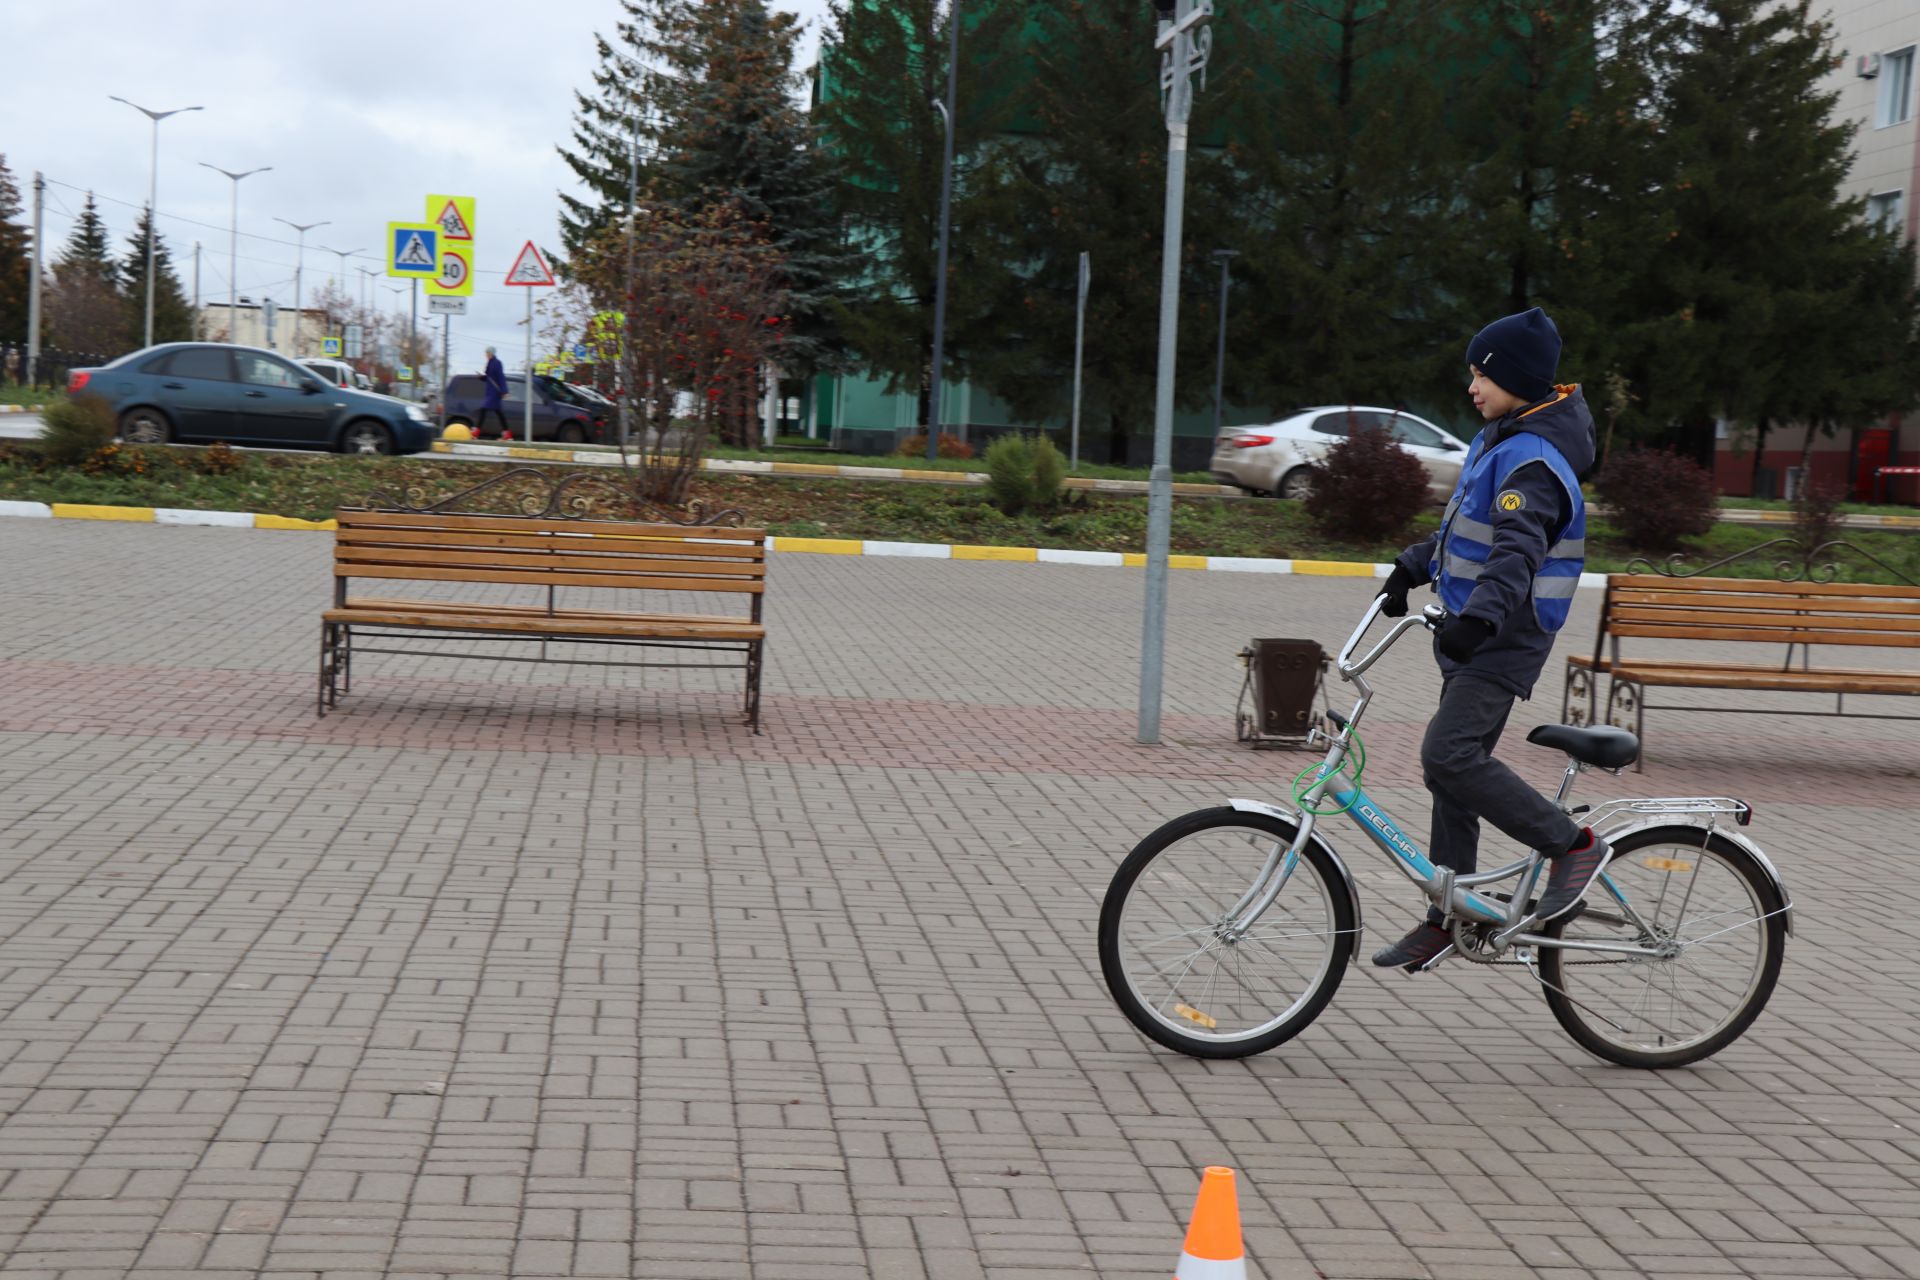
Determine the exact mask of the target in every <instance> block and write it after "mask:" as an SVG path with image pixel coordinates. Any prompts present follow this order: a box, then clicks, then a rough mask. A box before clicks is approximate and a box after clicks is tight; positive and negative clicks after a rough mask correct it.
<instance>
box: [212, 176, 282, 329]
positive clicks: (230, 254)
mask: <svg viewBox="0 0 1920 1280" xmlns="http://www.w3.org/2000/svg"><path fill="white" fill-rule="evenodd" d="M200 167H201V168H202V169H211V170H213V171H214V172H215V173H224V174H226V175H227V177H229V178H231V179H233V204H232V206H231V208H230V210H229V212H228V215H227V341H228V342H238V341H240V179H242V178H251V177H252V176H253V175H254V174H256V173H265V172H266V171H267V170H269V169H271V168H273V166H272V165H270V164H268V165H262V166H261V167H260V168H258V169H248V170H246V171H244V172H242V173H234V172H233V171H232V170H230V169H222V168H221V167H220V166H219V165H217V164H208V163H207V162H206V161H205V160H202V161H200Z"/></svg>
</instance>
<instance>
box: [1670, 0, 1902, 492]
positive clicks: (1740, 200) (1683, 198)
mask: <svg viewBox="0 0 1920 1280" xmlns="http://www.w3.org/2000/svg"><path fill="white" fill-rule="evenodd" d="M1674 21H1675V26H1676V30H1675V32H1674V36H1673V38H1671V39H1669V40H1668V41H1667V42H1666V43H1665V50H1666V54H1667V58H1668V61H1667V63H1666V65H1665V67H1664V68H1663V72H1664V74H1663V76H1662V79H1661V81H1660V83H1659V85H1658V91H1657V97H1656V99H1655V101H1654V103H1653V104H1652V105H1653V110H1654V113H1655V115H1656V117H1657V118H1658V119H1659V120H1660V121H1661V122H1662V125H1663V128H1662V132H1661V135H1660V137H1659V139H1658V141H1657V143H1656V144H1655V145H1656V147H1657V149H1658V152H1659V154H1660V156H1661V159H1662V164H1663V167H1665V168H1666V169H1667V170H1668V171H1669V172H1670V173H1671V175H1672V177H1671V181H1670V183H1669V184H1668V185H1667V187H1666V188H1665V190H1664V191H1663V192H1662V193H1661V197H1660V203H1661V211H1662V213H1663V214H1664V216H1665V218H1666V223H1667V225H1666V228H1665V237H1664V239H1663V240H1662V241H1661V242H1659V243H1656V244H1654V245H1651V246H1648V248H1649V253H1648V255H1647V258H1646V262H1645V272H1644V275H1643V276H1642V280H1643V281H1644V296H1643V298H1642V300H1641V304H1642V305H1643V306H1644V308H1645V310H1646V313H1647V314H1648V316H1649V324H1648V328H1647V334H1646V338H1647V341H1646V344H1645V350H1644V353H1643V356H1642V359H1641V361H1640V368H1641V378H1642V383H1643V385H1642V388H1641V390H1642V395H1643V399H1644V402H1645V408H1646V411H1647V412H1648V413H1649V414H1650V415H1651V416H1652V417H1653V418H1654V419H1655V421H1656V422H1658V423H1661V424H1664V425H1666V427H1667V428H1668V430H1669V431H1670V432H1671V434H1672V435H1673V437H1674V439H1675V440H1676V443H1678V444H1679V446H1680V447H1681V448H1682V449H1683V450H1685V451H1686V452H1688V453H1691V454H1692V455H1693V456H1695V457H1696V458H1698V459H1700V460H1701V461H1702V462H1707V461H1710V460H1711V457H1712V452H1713V448H1714V434H1715V432H1714V429H1715V425H1716V419H1718V418H1723V417H1724V418H1730V419H1735V420H1738V421H1741V422H1749V423H1751V422H1758V421H1761V420H1763V419H1767V420H1770V419H1772V418H1775V417H1779V416H1782V413H1783V411H1787V412H1792V413H1795V414H1796V415H1797V414H1804V413H1811V414H1816V415H1817V417H1816V418H1815V419H1814V421H1815V422H1816V423H1818V424H1820V425H1825V426H1829V427H1830V426H1831V425H1833V424H1835V423H1837V422H1845V421H1848V420H1851V421H1855V422H1857V421H1860V420H1861V419H1863V418H1866V417H1869V416H1872V415H1875V414H1877V413H1880V412H1885V411H1888V410H1892V409H1897V408H1904V407H1906V406H1907V405H1909V404H1910V403H1911V402H1912V398H1913V391H1914V384H1913V381H1912V374H1911V365H1910V363H1908V362H1907V361H1906V360H1905V359H1904V358H1902V357H1903V355H1904V353H1907V352H1910V351H1911V349H1912V344H1913V333H1914V300H1913V290H1912V285H1911V282H1912V275H1911V269H1910V267H1904V266H1903V264H1904V263H1906V262H1907V261H1908V259H1907V258H1906V257H1905V256H1904V255H1902V254H1901V253H1900V251H1899V250H1898V248H1897V246H1895V245H1894V243H1893V242H1892V240H1891V238H1890V237H1888V236H1887V235H1886V234H1885V233H1884V232H1882V231H1880V230H1879V229H1877V228H1873V227H1870V226H1868V225H1867V223H1866V222H1865V220H1864V217H1863V213H1864V210H1863V206H1862V203H1861V202H1860V201H1857V200H1844V199H1842V198H1841V197H1840V194H1839V193H1840V187H1841V184H1842V183H1843V182H1844V181H1845V180H1846V177H1847V174H1848V171H1849V168H1850V166H1851V162H1852V142H1853V129H1852V126H1851V125H1850V124H1848V123H1846V122H1843V121H1837V120H1835V119H1834V117H1833V106H1834V102H1835V95H1834V94H1833V93H1831V92H1828V91H1826V90H1825V89H1823V88H1822V81H1823V79H1824V78H1825V76H1826V73H1827V72H1828V70H1829V69H1830V68H1831V67H1832V66H1833V58H1834V53H1833V46H1832V39H1831V32H1830V29H1829V28H1828V26H1827V24H1826V23H1825V22H1823V21H1821V20H1819V19H1816V18H1815V17H1814V16H1813V13H1812V10H1811V6H1810V4H1809V3H1808V2H1807V0H1800V2H1799V3H1793V4H1778V3H1774V2H1773V0H1701V2H1700V3H1698V4H1696V5H1693V6H1691V7H1690V8H1688V9H1686V10H1684V11H1682V12H1681V13H1680V14H1679V15H1678V16H1677V17H1676V18H1675V19H1674ZM1901 271H1904V272H1905V273H1904V274H1901V275H1899V276H1898V277H1897V280H1898V284H1897V287H1892V288H1890V287H1889V286H1888V285H1887V283H1886V279H1885V277H1886V276H1887V275H1888V274H1889V273H1891V272H1901ZM1860 304H1867V305H1860ZM1889 357H1893V358H1891V359H1890V358H1889Z"/></svg>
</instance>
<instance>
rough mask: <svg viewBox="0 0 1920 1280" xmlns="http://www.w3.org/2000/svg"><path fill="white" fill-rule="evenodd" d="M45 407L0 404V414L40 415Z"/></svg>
mask: <svg viewBox="0 0 1920 1280" xmlns="http://www.w3.org/2000/svg"><path fill="white" fill-rule="evenodd" d="M46 407H47V406H46V405H43V404H0V413H42V412H44V411H45V410H46Z"/></svg>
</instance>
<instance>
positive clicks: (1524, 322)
mask: <svg viewBox="0 0 1920 1280" xmlns="http://www.w3.org/2000/svg"><path fill="white" fill-rule="evenodd" d="M1467 363H1468V364H1470V365H1473V366H1475V367H1476V368H1478V369H1479V370H1480V372H1481V373H1484V374H1486V375H1487V377H1489V378H1491V379H1492V380H1493V382H1494V383H1495V385H1497V386H1500V387H1504V388H1505V389H1506V390H1508V391H1511V392H1512V393H1513V394H1514V395H1516V396H1519V397H1520V398H1521V399H1522V400H1524V401H1526V402H1527V403H1528V404H1532V403H1533V402H1534V401H1536V400H1544V399H1546V398H1547V396H1548V395H1549V394H1551V393H1552V391H1553V375H1554V371H1555V370H1556V369H1558V368H1559V367H1560V331H1559V330H1558V329H1556V328H1554V327H1553V321H1552V319H1551V318H1549V317H1548V315H1547V313H1546V312H1544V311H1542V310H1541V309H1540V308H1538V307H1535V308H1534V309H1533V310H1531V311H1522V312H1521V313H1520V314H1519V315H1517V316H1502V317H1500V319H1498V320H1495V321H1494V322H1493V323H1492V324H1490V325H1488V326H1487V327H1486V328H1484V329H1482V330H1481V331H1480V332H1479V333H1476V334H1474V335H1473V341H1472V342H1470V343H1468V344H1467Z"/></svg>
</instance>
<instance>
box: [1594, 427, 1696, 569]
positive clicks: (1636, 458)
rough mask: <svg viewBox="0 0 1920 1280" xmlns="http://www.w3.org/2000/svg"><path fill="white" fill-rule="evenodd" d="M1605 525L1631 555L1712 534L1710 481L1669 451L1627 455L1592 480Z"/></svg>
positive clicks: (1634, 451)
mask: <svg viewBox="0 0 1920 1280" xmlns="http://www.w3.org/2000/svg"><path fill="white" fill-rule="evenodd" d="M1593 488H1594V492H1595V493H1596V494H1598V495H1599V498H1600V501H1601V502H1603V503H1605V504H1606V508H1607V511H1606V519H1607V523H1608V524H1610V525H1612V526H1613V527H1614V528H1615V529H1617V530H1619V532H1620V535H1621V536H1622V537H1623V538H1625V539H1626V541H1627V544H1628V545H1629V546H1630V547H1632V548H1633V549H1634V550H1635V551H1674V550H1677V549H1679V546H1680V540H1681V539H1682V538H1692V537H1697V536H1699V535H1700V534H1703V533H1705V532H1707V530H1709V529H1711V528H1713V521H1714V516H1715V514H1716V511H1717V507H1718V503H1717V501H1716V495H1715V491H1714V485H1713V475H1712V473H1711V472H1709V471H1708V470H1707V469H1706V468H1704V467H1702V466H1701V465H1700V464H1698V463H1697V462H1694V461H1693V460H1692V459H1691V458H1683V457H1681V456H1680V455H1679V454H1677V453H1675V452H1674V451H1673V450H1671V449H1627V450H1624V451H1622V452H1620V453H1616V454H1614V455H1613V456H1612V457H1610V458H1608V459H1607V461H1606V465H1605V466H1603V467H1602V468H1601V469H1600V474H1599V475H1597V476H1595V477H1594V480H1593Z"/></svg>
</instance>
